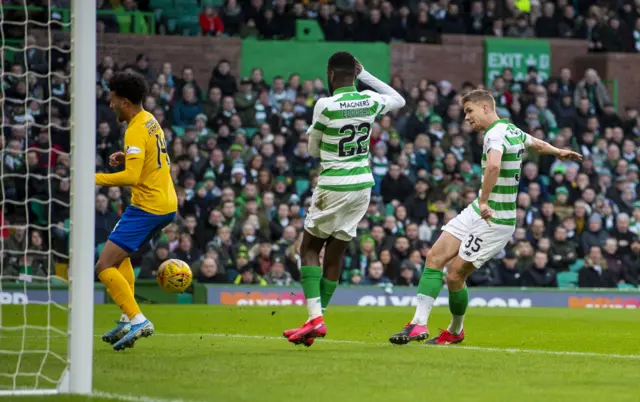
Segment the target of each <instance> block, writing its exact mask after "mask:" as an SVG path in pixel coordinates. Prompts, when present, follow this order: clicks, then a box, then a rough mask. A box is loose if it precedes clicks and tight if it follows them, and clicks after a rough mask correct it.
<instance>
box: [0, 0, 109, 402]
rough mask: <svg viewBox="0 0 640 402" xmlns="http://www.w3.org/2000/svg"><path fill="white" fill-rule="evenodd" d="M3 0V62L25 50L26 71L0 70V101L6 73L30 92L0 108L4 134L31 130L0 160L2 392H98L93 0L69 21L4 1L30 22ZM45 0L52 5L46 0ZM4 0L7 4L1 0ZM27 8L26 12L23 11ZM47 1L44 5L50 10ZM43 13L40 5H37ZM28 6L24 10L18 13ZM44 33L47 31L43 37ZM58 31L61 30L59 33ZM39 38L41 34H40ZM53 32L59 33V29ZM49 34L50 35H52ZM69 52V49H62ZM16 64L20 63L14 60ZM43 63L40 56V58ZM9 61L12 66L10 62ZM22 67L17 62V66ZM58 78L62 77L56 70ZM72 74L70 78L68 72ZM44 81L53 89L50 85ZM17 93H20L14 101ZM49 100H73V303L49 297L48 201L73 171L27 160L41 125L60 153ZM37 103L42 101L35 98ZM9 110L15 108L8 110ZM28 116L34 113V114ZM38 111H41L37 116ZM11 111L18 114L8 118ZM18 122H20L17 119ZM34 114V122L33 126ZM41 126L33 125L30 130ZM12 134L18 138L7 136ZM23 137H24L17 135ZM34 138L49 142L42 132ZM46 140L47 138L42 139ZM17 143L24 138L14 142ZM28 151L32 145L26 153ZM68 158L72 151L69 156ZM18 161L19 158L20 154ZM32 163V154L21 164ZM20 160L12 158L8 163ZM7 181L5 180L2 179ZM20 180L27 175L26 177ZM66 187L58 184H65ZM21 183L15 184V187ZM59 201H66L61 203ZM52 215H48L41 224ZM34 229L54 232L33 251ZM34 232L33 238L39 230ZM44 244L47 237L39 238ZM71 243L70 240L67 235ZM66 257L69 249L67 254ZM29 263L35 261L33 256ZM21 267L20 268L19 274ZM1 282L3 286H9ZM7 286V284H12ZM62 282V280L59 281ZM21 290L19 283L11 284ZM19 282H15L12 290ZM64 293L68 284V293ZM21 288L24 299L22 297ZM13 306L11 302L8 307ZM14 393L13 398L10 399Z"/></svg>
mask: <svg viewBox="0 0 640 402" xmlns="http://www.w3.org/2000/svg"><path fill="white" fill-rule="evenodd" d="M2 3H4V2H2V1H0V11H1V12H2V13H1V14H2V17H0V18H1V21H0V22H1V23H2V27H0V31H2V49H1V50H2V57H1V59H0V60H1V61H2V64H3V65H2V66H1V67H2V68H3V69H4V68H6V65H5V62H6V59H5V58H6V55H8V54H9V53H11V54H12V55H14V54H16V55H19V57H23V59H24V60H23V61H24V62H25V63H24V64H25V67H23V70H21V71H20V72H15V71H11V72H9V73H8V74H3V81H2V82H1V83H0V85H2V102H3V103H4V102H5V101H7V94H6V93H5V80H4V78H6V77H9V78H10V80H9V81H6V82H8V83H9V84H11V83H15V82H18V81H21V80H22V82H21V83H20V85H26V87H27V90H26V91H24V89H23V88H21V91H22V92H20V91H15V92H12V94H14V93H22V94H23V95H22V99H18V102H16V104H20V105H24V108H23V109H19V108H18V109H17V110H22V112H19V113H22V114H21V115H19V116H18V118H15V116H5V108H4V105H3V106H2V107H0V109H1V113H2V122H1V124H2V132H0V135H6V133H7V132H9V133H13V131H12V130H17V131H18V132H21V133H24V132H26V139H25V138H24V136H23V137H22V141H13V144H12V146H14V147H16V148H17V147H18V146H20V148H19V149H15V152H14V153H13V154H11V152H10V151H11V149H10V148H8V146H9V144H7V143H6V142H9V141H5V144H3V145H4V146H0V152H1V154H0V155H1V156H2V160H1V163H2V166H1V168H0V169H1V170H0V179H1V180H2V186H1V187H2V188H1V194H0V218H2V219H1V220H0V226H1V227H0V232H2V235H0V245H1V246H2V247H1V248H0V250H1V251H2V254H3V255H1V256H0V398H3V397H5V398H6V396H9V395H14V396H18V395H53V394H60V393H72V394H84V395H89V394H91V393H92V375H93V371H92V365H93V337H94V333H93V308H94V269H93V266H94V250H95V248H94V220H95V212H94V211H95V207H94V202H95V184H94V171H95V151H96V145H95V144H96V2H95V1H94V0H72V1H71V9H70V11H69V13H68V14H67V15H69V17H70V18H69V23H67V22H66V21H60V18H59V17H60V15H56V16H55V19H54V18H52V12H50V11H49V12H48V13H47V15H48V20H47V21H46V22H42V21H41V20H38V21H34V20H30V18H29V15H30V13H32V14H33V13H34V8H32V7H31V6H30V5H29V1H28V0H23V1H22V2H17V4H21V5H20V6H15V5H14V6H9V5H6V6H5V7H7V9H9V8H10V7H13V11H15V12H16V13H17V14H20V15H24V16H26V17H25V19H24V21H22V20H20V21H18V22H16V20H12V21H9V20H5V18H7V19H8V18H9V17H5V15H6V16H8V15H9V10H7V14H5V9H4V8H3V5H2ZM46 3H50V2H49V1H47V2H46ZM5 4H6V3H5ZM18 7H23V8H24V9H23V10H20V9H17V10H16V8H18ZM47 9H48V8H47ZM37 11H40V10H37ZM22 13H24V14H22ZM52 27H53V28H54V30H53V31H57V32H59V31H60V30H59V29H58V30H56V29H55V28H63V27H65V28H66V27H69V28H70V55H71V64H70V65H71V72H70V84H71V85H70V87H69V92H68V93H69V95H70V96H69V100H68V101H60V100H59V99H56V98H55V96H54V95H53V94H54V91H53V90H52V88H53V84H52V83H53V81H54V79H57V78H55V76H56V75H57V73H54V72H53V71H51V66H52V55H51V54H52V50H54V49H56V50H57V51H62V50H61V49H60V48H58V47H57V45H58V44H57V43H55V40H53V39H52V38H53V37H54V34H53V33H54V32H52ZM9 28H12V29H14V32H15V29H23V31H24V38H22V39H23V40H22V44H19V45H17V44H16V43H15V42H18V41H20V39H15V38H13V39H12V40H5V39H6V38H5V29H9ZM32 30H37V31H38V32H39V35H40V37H39V40H40V42H39V43H37V44H35V45H34V44H29V43H28V41H27V38H28V37H31V36H32V34H36V32H33V31H32ZM43 31H44V32H45V33H44V38H42V36H43V34H42V32H43ZM57 32H55V33H57ZM34 36H35V35H34ZM56 36H57V35H56ZM47 38H48V39H47ZM31 51H40V52H44V54H46V55H47V56H46V57H47V59H48V60H47V65H48V71H46V72H45V73H44V74H43V71H29V67H28V63H26V61H27V54H28V53H29V52H31ZM64 52H67V53H68V52H69V51H67V50H64ZM14 64H17V63H15V62H14ZM41 65H42V64H41ZM12 67H13V65H12ZM16 68H17V70H16V71H18V70H20V67H16ZM58 78H59V75H58ZM65 78H68V77H65ZM32 81H33V82H44V84H43V85H42V86H43V87H44V88H45V89H44V90H43V92H44V93H45V94H47V95H46V96H47V97H48V98H46V99H36V98H34V97H32V96H33V95H32V94H31V92H30V90H29V85H30V83H31V82H32ZM47 86H48V88H47ZM14 100H15V99H14ZM52 101H60V103H64V104H65V105H69V104H70V105H69V106H70V110H71V114H70V131H71V138H70V155H69V156H70V163H69V171H70V189H68V188H67V190H68V195H69V201H68V203H67V204H64V205H65V206H67V205H68V207H69V208H70V215H69V218H68V222H69V226H68V230H67V231H66V233H68V245H69V247H68V250H69V252H68V262H69V264H68V270H69V271H68V272H69V276H68V277H69V280H68V292H67V294H68V297H69V299H68V302H67V301H65V300H59V299H56V298H54V297H52V294H53V293H54V285H52V283H54V282H55V281H56V280H57V281H58V282H60V278H59V277H56V271H55V269H54V267H53V266H52V265H53V263H52V262H53V261H54V257H60V256H61V255H62V254H60V253H59V252H57V251H54V250H53V249H52V246H51V245H52V240H51V239H52V237H54V236H53V235H52V232H53V231H54V230H57V229H58V228H59V226H60V225H59V223H58V222H57V221H53V220H52V219H53V218H52V212H51V211H52V209H53V205H54V204H55V203H56V200H55V199H53V194H54V192H53V191H52V186H53V184H52V183H54V180H58V181H60V182H62V181H65V180H66V181H67V182H69V179H68V178H61V176H59V175H57V173H56V172H55V171H54V169H53V168H52V167H51V166H48V169H46V170H45V171H46V173H41V172H40V171H39V172H38V173H37V174H36V173H32V172H30V170H29V168H30V166H31V165H30V164H29V163H28V159H26V158H27V157H28V156H29V153H30V152H29V151H31V149H30V148H29V146H30V144H31V142H30V132H31V130H39V131H37V132H36V133H39V134H43V133H46V132H48V133H49V136H48V138H49V139H48V141H49V144H48V149H46V148H47V147H46V146H42V147H41V148H38V149H39V150H41V151H42V152H44V153H46V155H48V158H49V163H51V160H52V159H51V154H52V153H58V155H62V154H64V153H63V152H60V151H59V150H58V149H54V147H53V142H52V140H51V132H52V127H53V126H55V123H53V122H52V120H51V116H52V115H51V108H52V107H51V106H50V105H51V104H53V102H52ZM32 102H35V103H39V102H42V104H45V105H46V104H47V103H48V104H49V106H45V107H44V108H45V109H44V110H47V108H48V114H49V119H48V120H47V123H46V124H44V125H43V124H37V123H34V122H33V121H34V120H32V117H33V116H32V115H29V112H30V110H29V111H28V109H27V108H28V107H29V106H28V105H29V104H30V103H32ZM34 107H36V108H37V107H38V106H34ZM12 110H13V109H12ZM28 115H29V116H28ZM41 117H42V116H41ZM12 118H15V119H14V120H12ZM15 121H18V123H16V122H15ZM29 122H31V125H29ZM34 132H35V131H34ZM8 137H9V139H12V138H13V136H12V135H9V136H8ZM18 138H19V137H18ZM40 141H41V142H40V143H38V144H39V145H43V142H42V140H40ZM45 142H46V141H45ZM16 144H20V145H16ZM28 150H29V151H28ZM64 155H65V157H66V155H67V154H64ZM5 158H9V159H10V160H11V163H12V164H13V163H17V164H18V165H19V166H26V172H25V171H20V172H22V173H15V172H13V171H10V172H9V171H5ZM15 161H18V162H15ZM25 161H27V162H25ZM12 166H14V165H12ZM34 178H35V180H41V181H42V180H44V181H45V183H46V184H45V186H47V185H48V191H46V194H48V195H49V199H47V200H43V199H41V198H37V197H31V196H30V195H29V188H30V187H29V186H30V180H31V179H34ZM5 180H6V181H5ZM9 180H16V181H19V184H18V185H19V186H23V187H24V188H25V190H24V191H25V192H26V195H25V196H23V197H22V198H20V197H15V196H13V197H12V196H9V195H7V194H5V184H6V185H7V187H9V184H8V183H9ZM20 180H21V181H20ZM61 187H62V186H61ZM12 189H15V186H14V187H12ZM34 204H37V205H38V209H39V210H42V208H44V209H45V211H47V212H45V213H44V215H43V216H44V218H43V219H42V221H40V220H39V221H38V222H32V221H30V220H29V216H31V215H30V212H29V209H30V208H31V207H32V205H34ZM58 205H60V203H58ZM7 208H10V209H13V208H19V210H20V211H25V210H26V211H27V212H26V213H24V212H21V213H22V214H23V215H26V222H22V221H21V220H18V219H16V221H12V222H6V221H5V216H4V214H5V210H6V209H7ZM45 222H46V223H45ZM16 231H18V232H20V233H22V235H20V236H24V233H26V236H27V237H26V239H24V237H23V240H24V241H23V242H22V243H21V244H24V245H22V246H20V247H19V248H15V246H14V248H13V249H12V252H13V253H14V255H15V256H16V257H15V259H14V261H13V262H16V261H19V262H16V265H17V266H20V271H19V274H18V273H17V272H18V271H17V270H13V271H11V270H10V269H9V267H7V266H5V265H6V264H5V261H8V258H6V257H7V256H8V255H10V252H7V251H6V250H8V248H9V240H7V239H8V237H9V236H10V235H7V233H10V234H12V233H15V232H16ZM32 231H35V232H38V235H39V234H41V235H42V238H43V239H48V243H49V244H48V247H47V246H46V245H44V246H42V245H40V248H38V249H37V251H33V249H32V248H31V245H30V243H29V242H30V241H31V242H33V240H31V239H32V237H31V235H32ZM38 235H36V236H35V237H38ZM43 242H44V243H46V241H45V240H43ZM65 244H66V243H65ZM34 253H36V254H35V255H37V256H38V258H40V260H44V261H45V262H48V266H45V269H44V271H45V273H44V274H34V275H32V267H31V266H30V265H31V261H32V260H31V259H30V258H32V256H33V255H34ZM62 256H63V257H64V258H67V255H66V254H64V255H62ZM27 261H29V262H27ZM23 269H24V272H23ZM3 284H4V285H5V287H7V289H3ZM7 284H10V285H7ZM36 284H37V285H38V286H40V287H39V288H38V289H39V290H37V291H36V292H37V293H38V295H39V296H38V297H36V298H35V299H36V300H33V301H31V300H30V299H31V297H30V296H31V295H32V294H34V293H32V292H33V291H32V289H33V287H32V286H34V285H36ZM57 286H59V287H61V288H64V286H63V285H57ZM16 287H17V288H18V290H17V291H13V290H15V289H16ZM12 289H13V290H12ZM63 293H64V291H63ZM18 296H19V297H18ZM12 304H13V305H12ZM7 400H10V399H7Z"/></svg>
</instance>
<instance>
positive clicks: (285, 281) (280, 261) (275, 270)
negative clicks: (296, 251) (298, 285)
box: [264, 255, 293, 286]
mask: <svg viewBox="0 0 640 402" xmlns="http://www.w3.org/2000/svg"><path fill="white" fill-rule="evenodd" d="M284 264H285V258H284V257H283V256H281V255H275V256H273V263H272V264H271V267H270V268H269V272H268V273H267V274H266V275H265V277H264V279H265V280H266V281H267V283H268V284H270V285H275V286H291V285H292V284H293V277H292V276H291V274H290V273H289V272H287V271H286V270H285V266H284Z"/></svg>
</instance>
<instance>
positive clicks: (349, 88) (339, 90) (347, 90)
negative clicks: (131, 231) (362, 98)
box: [333, 86, 357, 95]
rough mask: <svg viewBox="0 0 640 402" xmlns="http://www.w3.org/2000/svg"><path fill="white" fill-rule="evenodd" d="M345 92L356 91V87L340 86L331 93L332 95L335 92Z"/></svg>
mask: <svg viewBox="0 0 640 402" xmlns="http://www.w3.org/2000/svg"><path fill="white" fill-rule="evenodd" d="M346 92H357V89H356V87H354V86H351V87H342V88H338V89H336V90H335V91H333V94H334V95H336V94H343V93H346Z"/></svg>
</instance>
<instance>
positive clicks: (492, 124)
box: [484, 119, 509, 134]
mask: <svg viewBox="0 0 640 402" xmlns="http://www.w3.org/2000/svg"><path fill="white" fill-rule="evenodd" d="M498 123H505V124H509V119H500V120H496V121H494V122H493V123H491V125H490V126H489V127H488V128H487V129H486V130H484V132H485V134H486V133H488V132H489V130H491V129H492V128H493V126H495V125H496V124H498Z"/></svg>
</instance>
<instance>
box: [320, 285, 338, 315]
mask: <svg viewBox="0 0 640 402" xmlns="http://www.w3.org/2000/svg"><path fill="white" fill-rule="evenodd" d="M337 287H338V281H332V280H329V279H327V278H325V277H324V276H323V277H322V279H321V280H320V304H321V306H322V313H323V314H324V311H325V310H326V309H327V306H328V305H329V302H330V301H331V298H332V297H333V293H334V292H335V291H336V288H337Z"/></svg>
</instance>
